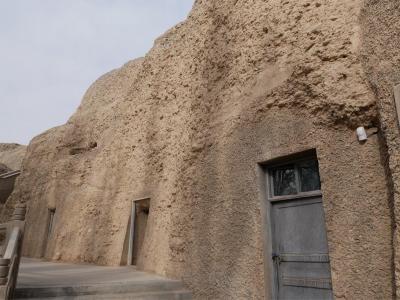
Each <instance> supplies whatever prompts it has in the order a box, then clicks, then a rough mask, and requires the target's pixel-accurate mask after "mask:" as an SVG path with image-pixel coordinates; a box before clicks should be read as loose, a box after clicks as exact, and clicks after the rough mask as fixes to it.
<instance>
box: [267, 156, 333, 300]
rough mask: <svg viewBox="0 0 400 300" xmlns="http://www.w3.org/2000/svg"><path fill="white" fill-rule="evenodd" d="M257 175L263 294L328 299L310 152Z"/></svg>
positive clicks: (278, 161) (326, 261)
mask: <svg viewBox="0 0 400 300" xmlns="http://www.w3.org/2000/svg"><path fill="white" fill-rule="evenodd" d="M262 170H263V172H264V175H265V176H264V178H265V180H264V184H265V197H263V198H264V199H263V201H262V202H263V205H262V207H263V216H264V234H265V239H264V240H265V244H264V248H265V249H264V251H265V266H266V270H265V271H266V272H265V274H266V286H267V287H269V288H268V289H269V291H267V292H268V293H269V292H271V294H272V295H271V296H272V297H271V298H273V299H293V300H296V299H321V300H324V299H326V300H328V299H329V300H330V299H333V293H332V282H331V269H330V260H329V251H328V241H327V235H326V228H325V215H324V210H323V205H322V193H321V183H320V177H319V166H318V160H317V157H316V152H315V151H314V150H313V151H307V152H305V153H300V154H296V155H293V156H289V157H284V158H279V159H276V160H273V161H270V162H267V163H266V164H263V165H262ZM267 281H268V282H267Z"/></svg>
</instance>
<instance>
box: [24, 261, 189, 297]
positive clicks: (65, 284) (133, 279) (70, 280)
mask: <svg viewBox="0 0 400 300" xmlns="http://www.w3.org/2000/svg"><path fill="white" fill-rule="evenodd" d="M90 295H92V297H93V298H94V299H99V298H100V296H101V295H108V296H107V297H105V298H110V295H119V296H118V299H121V295H127V296H126V297H122V298H123V299H191V297H190V293H189V292H188V291H187V290H185V288H184V286H183V284H182V283H181V282H180V281H177V280H171V279H167V278H164V277H161V276H158V275H154V274H150V273H146V272H142V271H138V270H136V269H135V267H131V266H129V267H103V266H95V265H78V264H66V263H54V262H46V261H42V260H37V259H28V258H23V259H22V261H21V265H20V270H19V275H18V282H17V291H16V298H18V299H23V298H24V299H34V298H42V297H63V299H66V298H65V297H68V299H69V297H72V298H74V297H79V299H81V298H82V297H83V296H90ZM93 295H96V296H93ZM135 295H136V296H135ZM146 295H153V296H152V297H145V296H146ZM154 295H158V297H154ZM171 295H172V296H173V297H170V296H171ZM72 298H71V299H72ZM85 299H86V298H85ZM110 299H111V298H110Z"/></svg>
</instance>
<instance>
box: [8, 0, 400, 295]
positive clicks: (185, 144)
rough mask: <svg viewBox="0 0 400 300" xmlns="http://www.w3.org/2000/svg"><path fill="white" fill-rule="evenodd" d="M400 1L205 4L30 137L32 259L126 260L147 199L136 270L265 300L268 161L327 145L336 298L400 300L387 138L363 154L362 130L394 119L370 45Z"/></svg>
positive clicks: (324, 157) (23, 192) (199, 288)
mask: <svg viewBox="0 0 400 300" xmlns="http://www.w3.org/2000/svg"><path fill="white" fill-rule="evenodd" d="M395 2H396V1H389V0H385V1H383V2H382V7H380V9H381V10H376V11H375V10H374V9H373V8H374V5H375V6H376V5H378V6H379V5H381V4H378V2H376V1H359V0H349V1H317V2H313V1H305V0H298V1H284V0H282V1H261V0H254V1H238V0H224V1H221V0H219V1H201V0H198V1H196V2H195V5H194V9H193V10H192V12H191V14H190V16H189V18H188V19H187V21H185V22H183V23H181V24H179V25H178V26H176V27H174V28H173V29H171V30H170V31H168V32H167V33H166V34H165V35H163V36H162V37H160V38H159V39H158V40H157V41H156V42H155V45H154V48H153V49H152V50H151V51H150V52H149V53H148V54H147V55H146V57H144V58H142V59H139V60H135V61H131V62H129V63H127V64H126V65H124V66H123V67H122V68H120V69H117V70H114V71H112V72H110V73H108V74H106V75H104V76H102V77H101V78H100V79H98V80H97V81H96V82H95V83H94V84H93V85H92V86H91V87H90V88H89V90H88V91H87V93H86V95H85V96H84V99H83V101H82V104H81V106H80V108H79V109H78V111H77V112H76V113H75V114H74V115H73V116H72V117H71V119H70V120H69V121H68V123H67V124H66V125H64V126H61V127H58V128H54V129H51V130H49V131H47V132H45V133H43V134H42V135H40V136H38V137H36V138H35V139H34V140H33V141H32V143H31V144H30V146H29V151H28V153H27V156H26V159H25V162H24V172H23V173H22V175H21V177H20V180H19V182H18V189H17V192H16V193H15V194H14V195H13V196H12V198H11V199H10V201H9V202H8V203H7V209H8V210H9V209H10V208H12V207H13V205H14V204H15V203H16V202H18V201H23V202H27V203H28V205H29V212H28V216H27V222H28V226H27V234H26V239H25V249H24V253H25V254H26V255H30V256H35V257H38V256H40V255H42V254H45V255H46V257H47V258H51V259H57V260H64V261H84V262H95V263H100V264H108V265H117V264H119V263H120V261H122V260H123V258H122V257H121V255H122V252H123V251H122V250H123V247H124V243H126V242H127V241H126V230H127V228H128V220H129V213H130V205H131V201H132V200H133V199H135V198H141V197H147V196H149V197H151V208H150V215H149V221H148V228H147V232H146V240H145V243H144V251H143V253H145V254H144V255H143V256H142V257H139V262H138V266H139V267H140V268H143V269H145V270H150V271H154V272H156V273H158V274H162V275H164V274H167V275H169V276H173V277H176V278H183V280H184V281H185V283H186V284H187V285H189V286H190V288H191V290H193V291H194V295H195V298H196V299H263V298H264V297H265V296H268V293H267V295H265V293H264V287H265V286H264V276H268V274H264V264H263V244H262V230H263V227H262V222H261V216H260V201H262V200H260V199H261V197H262V194H263V191H262V190H261V187H262V185H261V184H260V182H261V181H262V180H263V179H262V178H261V177H260V173H259V172H258V169H257V168H258V167H257V164H258V163H261V162H265V161H268V160H270V159H273V158H276V157H279V156H284V155H288V154H291V153H296V152H300V151H303V150H306V149H311V148H315V149H316V150H317V153H318V158H319V163H320V172H321V178H322V190H323V201H324V208H325V214H326V225H327V231H328V240H329V251H330V257H331V267H332V279H333V287H334V293H335V297H336V299H377V298H379V299H390V298H391V295H392V293H393V284H392V280H393V276H392V275H393V274H392V271H393V268H392V259H393V257H392V254H393V251H392V250H393V249H392V226H393V224H392V222H393V220H392V215H393V214H392V213H391V197H390V192H391V188H390V180H387V178H390V175H389V174H385V155H386V148H385V147H386V146H385V145H386V143H385V139H384V138H382V137H383V135H372V136H371V137H370V138H369V140H368V141H367V142H366V143H365V144H359V143H358V141H357V139H356V136H355V132H354V129H355V128H356V127H358V126H365V127H367V128H368V127H374V126H378V127H381V126H380V125H381V124H384V122H382V121H380V120H382V119H386V118H387V120H391V117H390V116H387V117H384V118H382V116H381V111H380V110H379V109H380V108H381V106H380V104H379V103H382V98H380V97H377V94H376V90H375V89H371V73H374V70H373V69H372V70H370V69H368V64H370V65H371V66H373V65H375V63H374V62H375V60H377V59H379V60H382V59H381V58H382V57H385V56H386V55H388V54H387V53H382V54H380V55H381V57H379V58H376V57H375V55H376V54H375V53H374V52H368V51H367V53H368V55H364V54H363V53H364V52H363V51H366V50H365V49H368V47H367V45H366V41H367V40H368V39H373V38H374V35H376V34H380V31H382V30H383V29H382V28H379V26H380V25H379V24H375V23H374V22H378V17H379V16H380V14H385V12H384V10H385V7H389V6H390V5H394V3H395ZM379 3H381V2H379ZM385 5H386V6H385ZM390 20H391V21H390ZM390 20H389V21H388V22H391V24H392V23H394V22H396V21H395V20H396V19H395V18H393V19H390ZM374 24H375V25H374ZM368 26H372V29H368V28H369V27H368ZM374 26H377V27H376V28H375V27H374ZM378 30H379V32H378ZM393 34H394V32H392V33H390V34H388V39H389V37H392V36H393ZM377 41H378V42H379V39H377ZM375 46H376V47H378V48H379V47H381V48H383V47H384V44H381V45H375ZM391 49H393V53H391V55H392V57H395V55H394V54H396V53H398V52H396V51H398V50H395V49H394V47H393V48H391ZM398 49H399V48H398ZM369 51H372V50H369ZM382 64H384V63H383V62H382ZM388 68H393V65H390V64H389V65H388ZM386 96H387V95H386ZM385 99H386V98H385ZM377 100H378V102H377ZM377 104H378V105H377ZM383 134H385V131H383ZM388 137H389V139H393V140H394V139H397V138H395V135H394V134H393V137H392V138H390V136H388ZM397 149H398V148H397ZM396 162H397V159H395V158H394V160H393V162H392V165H393V166H394V165H396ZM392 168H393V167H392ZM396 182H397V180H396V181H395V183H394V185H395V186H396ZM49 208H56V219H55V220H56V221H55V224H54V233H53V235H52V238H51V239H50V241H49V243H48V246H47V248H44V246H43V245H44V243H45V240H46V228H47V227H46V221H45V220H46V218H47V214H48V209H49ZM7 209H6V210H5V211H4V212H3V215H4V216H6V215H7V211H8V210H7Z"/></svg>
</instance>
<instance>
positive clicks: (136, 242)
mask: <svg viewBox="0 0 400 300" xmlns="http://www.w3.org/2000/svg"><path fill="white" fill-rule="evenodd" d="M149 213H150V198H141V199H137V200H133V201H132V207H131V216H130V220H129V229H128V230H127V232H128V247H127V249H126V250H127V253H126V255H124V256H125V257H126V264H127V265H137V263H138V259H139V257H141V255H142V251H143V245H144V242H145V239H146V229H147V221H148V218H149Z"/></svg>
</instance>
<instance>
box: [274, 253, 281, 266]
mask: <svg viewBox="0 0 400 300" xmlns="http://www.w3.org/2000/svg"><path fill="white" fill-rule="evenodd" d="M272 260H273V261H275V262H276V263H278V264H279V263H280V262H281V257H280V256H279V254H277V253H272Z"/></svg>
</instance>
